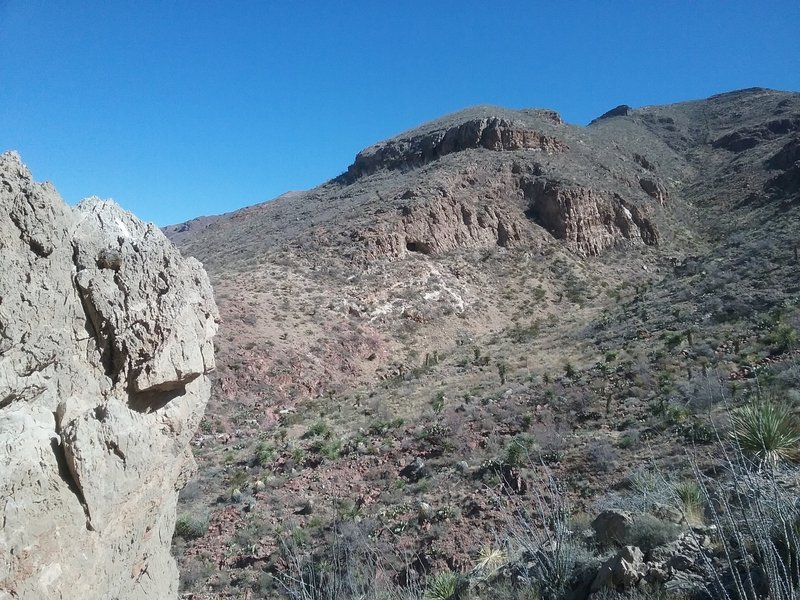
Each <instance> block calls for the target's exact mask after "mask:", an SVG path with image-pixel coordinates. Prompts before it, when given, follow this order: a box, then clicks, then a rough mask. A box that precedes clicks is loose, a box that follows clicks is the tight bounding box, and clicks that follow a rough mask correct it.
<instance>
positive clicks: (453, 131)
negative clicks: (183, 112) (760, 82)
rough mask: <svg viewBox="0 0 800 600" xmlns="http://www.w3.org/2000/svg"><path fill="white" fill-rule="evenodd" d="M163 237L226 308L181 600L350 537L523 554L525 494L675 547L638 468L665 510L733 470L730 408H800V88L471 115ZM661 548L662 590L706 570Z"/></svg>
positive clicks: (182, 544) (397, 545)
mask: <svg viewBox="0 0 800 600" xmlns="http://www.w3.org/2000/svg"><path fill="white" fill-rule="evenodd" d="M166 233H167V235H168V237H170V238H171V239H172V240H173V241H174V242H175V243H176V244H177V245H178V246H179V248H180V249H181V251H182V252H183V254H184V255H191V256H195V257H196V258H198V259H200V260H201V261H202V262H203V264H204V266H205V268H206V269H207V271H208V273H209V276H210V278H211V280H212V283H213V286H214V289H215V293H216V297H217V303H218V305H219V310H220V313H221V317H222V323H221V326H220V334H219V336H218V338H217V340H218V358H217V363H218V370H217V373H216V375H215V386H214V393H213V395H212V399H211V402H210V404H209V409H208V413H207V415H206V417H205V419H204V421H203V423H202V425H201V428H202V432H201V434H199V435H198V436H197V437H196V438H195V440H194V445H195V447H196V454H197V455H198V462H199V465H200V475H199V477H198V479H197V480H195V481H194V482H192V483H191V484H190V486H189V487H188V488H187V490H188V491H187V492H185V493H184V495H183V500H182V502H183V504H182V506H183V508H182V510H183V512H184V514H185V515H186V518H187V519H190V518H191V519H195V520H197V521H200V522H203V520H204V519H205V518H206V517H207V518H208V523H209V528H208V530H207V531H206V530H205V529H204V528H202V527H201V528H200V531H199V532H198V536H197V537H196V539H184V538H192V537H195V536H189V535H187V536H183V538H182V537H179V538H177V542H176V547H175V550H176V553H177V555H178V557H179V562H180V563H181V566H182V573H183V585H184V588H185V589H186V590H188V591H192V592H196V596H194V597H205V596H201V595H202V594H210V593H216V594H221V595H222V596H224V595H225V594H229V595H230V597H242V596H241V594H242V593H243V592H242V590H244V589H247V590H249V591H248V592H247V593H249V594H251V595H252V597H263V596H264V595H265V594H267V595H270V594H273V595H274V594H276V593H277V591H278V590H282V589H284V588H283V587H282V586H281V585H279V582H280V581H283V582H284V583H285V582H286V581H287V580H286V573H287V572H292V566H293V565H292V561H293V560H294V559H296V560H297V562H298V564H300V563H302V561H304V560H307V559H308V557H309V556H313V554H314V549H317V551H318V552H320V553H322V555H325V553H326V552H328V550H324V548H325V543H326V540H330V539H332V538H331V534H332V532H333V531H340V532H341V527H342V526H343V524H344V525H346V526H347V527H348V528H349V529H348V531H349V533H348V535H350V536H355V537H352V538H348V539H349V540H350V542H351V543H352V544H354V547H360V546H358V544H357V543H356V542H354V541H353V540H354V539H356V538H357V539H358V540H361V541H363V540H366V539H368V540H369V545H370V547H371V548H378V549H379V553H380V555H381V556H382V557H383V558H382V560H384V561H385V563H386V564H385V565H384V567H385V571H386V572H387V573H390V574H392V575H393V577H394V581H401V580H402V581H416V580H417V579H416V578H417V577H420V576H422V575H424V574H426V573H436V572H441V571H443V570H447V569H450V570H453V571H456V572H460V573H467V572H470V570H471V569H473V567H474V566H475V565H476V563H478V562H479V561H480V560H481V556H482V554H481V553H482V549H484V550H485V548H486V547H493V548H495V549H497V550H498V551H499V549H500V546H503V547H510V546H509V545H508V544H509V542H508V539H509V536H508V532H509V531H511V530H512V529H513V527H511V526H510V525H509V523H508V521H509V515H512V514H515V513H514V511H513V510H512V509H510V508H509V506H512V507H513V506H514V502H516V501H518V500H520V501H522V502H528V503H529V504H528V506H530V503H533V501H534V500H535V498H537V497H544V498H545V499H547V500H548V503H550V504H552V502H554V499H555V498H556V497H558V498H561V499H566V500H568V501H569V503H570V514H572V515H573V516H574V518H575V519H576V520H577V521H576V522H578V521H580V519H585V520H586V519H588V520H591V519H592V518H594V516H596V515H597V514H598V513H600V512H602V511H603V510H604V509H608V508H614V509H627V510H629V511H633V512H634V513H637V514H638V513H647V514H648V515H650V517H651V518H653V519H656V520H658V522H659V523H660V524H661V525H659V527H661V529H659V531H666V530H668V529H669V525H671V524H670V523H669V521H670V519H669V518H667V517H665V516H664V515H663V514H661V513H659V514H660V516H659V515H656V516H653V513H654V511H655V509H654V508H653V506H652V505H651V504H648V502H649V500H646V499H643V498H642V494H641V488H642V485H643V484H642V482H643V481H644V480H645V479H646V477H647V476H648V475H652V473H653V472H658V473H662V474H663V477H662V479H663V480H664V482H663V483H664V485H662V486H661V487H660V488H659V489H660V491H659V493H658V494H655V492H653V491H652V490H650V496H651V499H652V497H655V496H658V503H659V505H660V506H662V508H663V506H664V505H665V504H669V500H670V499H669V498H668V494H666V492H664V489H666V488H667V487H669V485H672V486H673V487H674V486H677V485H678V484H685V483H686V482H687V481H689V482H691V481H692V480H693V468H692V466H691V465H692V460H693V461H694V464H695V468H696V469H700V470H702V469H706V468H716V467H715V465H717V461H718V456H717V453H716V450H715V449H716V448H717V444H716V443H715V438H716V434H715V433H714V432H715V431H716V430H717V428H719V429H720V430H724V429H725V428H726V427H727V418H726V414H727V408H729V406H728V405H731V404H733V405H737V404H738V403H741V402H744V401H746V400H748V399H753V398H755V397H756V396H759V397H763V396H765V395H767V396H770V397H773V396H774V397H775V398H780V400H781V402H782V403H783V404H787V405H790V406H794V404H795V403H796V402H797V401H798V400H800V396H798V386H800V368H798V365H797V351H796V340H797V331H798V329H800V277H799V276H798V268H800V265H799V264H798V255H797V253H798V246H799V245H800V94H797V93H789V92H778V91H771V90H765V89H748V90H742V91H738V92H731V93H726V94H720V95H718V96H713V97H711V98H708V99H706V100H699V101H692V102H685V103H680V104H674V105H667V106H650V107H642V108H635V109H634V108H630V107H626V106H622V107H618V108H616V109H614V110H612V111H609V113H607V114H606V115H604V116H603V117H601V118H599V119H597V120H595V121H593V122H592V124H590V125H589V126H586V127H579V126H574V125H570V124H567V123H564V122H563V121H562V119H561V118H560V117H559V115H558V114H557V113H555V112H553V111H551V110H539V109H536V110H508V109H503V108H499V107H493V106H480V107H475V108H471V109H467V110H464V111H460V112H457V113H454V114H452V115H448V116H446V117H443V118H442V119H440V120H437V121H434V122H431V123H427V124H425V125H422V126H421V127H419V128H416V129H413V130H411V131H407V132H404V133H402V134H400V135H398V136H396V137H394V138H392V139H389V140H386V141H384V142H381V143H378V144H376V145H374V146H371V147H369V148H367V149H365V150H363V151H362V152H360V153H359V154H358V156H356V158H355V160H354V162H353V164H352V165H351V166H350V167H349V169H348V170H347V171H346V172H345V173H343V174H341V175H340V176H338V177H336V178H335V179H332V180H331V181H329V182H328V183H326V184H324V185H322V186H320V187H318V188H315V189H312V190H309V191H305V192H292V193H290V194H287V195H285V196H282V197H280V198H278V199H276V200H273V201H271V202H267V203H264V204H259V205H256V206H252V207H249V208H246V209H242V210H240V211H237V212H234V213H230V214H226V215H220V216H216V217H209V218H203V219H198V220H194V221H190V222H188V223H185V224H182V225H177V226H172V227H168V228H166ZM521 448H524V453H523V454H524V455H525V456H527V457H530V461H527V460H521V459H520V456H521V454H520V453H521V452H522V451H521V450H520V449H521ZM687 449H688V451H689V455H690V457H693V459H692V460H689V458H690V457H689V456H686V452H687ZM543 465H545V466H546V468H545V467H544V466H543ZM709 472H711V471H709ZM550 476H552V478H553V480H554V481H557V482H558V485H559V486H560V488H559V489H560V490H561V491H560V492H559V493H558V494H556V495H555V496H551V495H549V494H548V493H547V492H546V488H547V486H543V484H542V482H546V481H548V477H550ZM667 484H669V485H667ZM665 486H666V487H665ZM670 489H672V488H670ZM537 492H539V493H543V494H544V495H543V496H538V495H537ZM659 494H660V495H659ZM665 494H666V495H665ZM515 498H516V499H518V500H514V499H515ZM662 512H663V511H662ZM673 512H674V511H673ZM701 512H702V511H701ZM512 520H513V519H512ZM673 520H677V521H681V520H682V519H681V517H680V515H679V516H678V518H677V519H673ZM700 520H702V518H701V519H700ZM585 523H586V521H584V525H585ZM664 523H666V524H664ZM683 526H685V519H684V525H683ZM699 526H700V525H698V527H699ZM675 527H676V528H677V527H679V526H678V525H675ZM574 528H575V529H576V530H578V529H579V527H578V526H575V527H574ZM676 531H677V529H676ZM706 533H707V532H706ZM706 533H703V535H706ZM677 535H678V533H675V534H674V536H677ZM709 535H710V534H709ZM359 536H360V537H359ZM681 539H683V538H681ZM662 541H664V540H662ZM504 544H505V546H504ZM287 545H288V546H287ZM639 545H641V544H639ZM287 547H291V548H295V549H296V550H295V551H294V552H288V554H287V550H286V548H287ZM282 548H283V550H282ZM644 550H645V556H644V558H643V559H642V560H643V561H645V563H643V564H647V565H649V566H648V567H647V569H651V570H652V569H661V570H663V571H664V573H665V575H664V576H663V577H662V576H661V575H658V577H656V576H655V575H653V577H654V578H655V579H653V580H652V581H651V579H652V578H651V579H648V580H647V581H648V583H658V584H662V583H664V582H665V581H666V583H667V584H669V582H673V583H672V584H670V585H672V586H673V588H671V589H673V591H675V590H678V591H680V590H683V591H684V592H687V591H688V592H690V591H691V590H692V589H695V588H696V587H697V586H698V585H699V583H698V582H700V581H701V580H702V576H701V575H700V574H699V573H698V569H699V567H698V566H697V564H695V565H694V567H691V568H690V567H686V568H683V569H678V568H672V570H671V571H670V570H669V569H667V568H666V567H665V566H664V565H666V564H667V562H669V560H671V558H669V560H668V559H667V558H664V557H663V556H662V559H663V560H661V562H659V559H657V558H656V555H657V553H655V554H654V553H653V552H654V549H653V548H644ZM598 551H599V550H598ZM508 553H509V554H510V550H509V551H508ZM670 556H671V555H670ZM587 560H589V559H587ZM592 560H595V561H599V560H600V558H597V556H595V558H593V559H592ZM697 560H699V559H697ZM506 562H507V563H508V564H509V565H511V564H513V563H512V561H510V559H509V560H507V561H506ZM689 562H690V563H691V562H692V561H689ZM504 564H505V563H504ZM670 564H671V563H670ZM295 566H296V565H295ZM673 566H674V565H673ZM695 567H696V568H695ZM510 568H511V567H510V566H507V567H506V569H510ZM647 569H645V571H643V572H642V574H640V576H639V578H640V579H642V581H644V580H645V579H646V576H645V575H644V573H645V572H647V573H649V572H650V571H648V570H647ZM595 571H596V568H595ZM652 572H653V573H655V572H656V571H655V570H653V571H652ZM660 572H661V571H659V573H660ZM504 577H506V579H505V580H506V581H509V580H510V579H509V577H510V575H509V574H508V570H506V571H505V575H504ZM511 579H513V578H511ZM637 580H638V579H637ZM620 585H621V584H620ZM665 585H666V584H665ZM692 586H694V587H692ZM290 587H291V586H290ZM622 587H624V586H622ZM688 592H687V593H688ZM509 593H511V592H509ZM208 597H211V596H208ZM215 597H217V596H215ZM270 597H271V596H270ZM510 597H515V596H510ZM517 597H521V596H517Z"/></svg>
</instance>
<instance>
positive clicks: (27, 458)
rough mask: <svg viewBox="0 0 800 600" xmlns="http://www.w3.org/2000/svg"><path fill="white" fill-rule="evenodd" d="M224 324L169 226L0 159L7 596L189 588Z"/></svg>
mask: <svg viewBox="0 0 800 600" xmlns="http://www.w3.org/2000/svg"><path fill="white" fill-rule="evenodd" d="M217 320H218V317H217V309H216V306H215V304H214V300H213V296H212V291H211V287H210V285H209V282H208V279H207V277H206V274H205V272H204V271H203V268H202V265H201V264H200V263H199V262H197V261H196V260H194V259H186V258H183V257H181V255H180V253H179V252H178V251H177V250H176V249H175V248H174V247H173V246H172V244H171V243H170V242H168V241H167V239H166V238H165V237H164V236H163V235H162V233H161V232H160V231H159V230H158V228H157V227H155V226H154V225H151V224H145V223H142V222H141V221H139V220H137V219H136V218H135V217H134V216H132V215H131V214H130V213H127V212H125V211H124V210H122V209H121V208H120V207H119V206H117V205H116V204H114V203H113V202H108V201H101V200H98V199H89V200H84V201H83V202H81V203H80V204H79V205H78V206H77V207H75V208H71V207H69V206H67V205H66V204H65V203H64V202H63V200H62V199H61V198H60V197H59V195H58V193H57V192H56V191H55V189H54V188H53V187H52V186H51V185H49V184H39V183H35V182H33V181H32V179H31V175H30V173H29V171H28V170H27V168H26V167H25V166H24V165H23V164H22V163H21V161H20V159H19V156H17V155H16V154H14V153H7V154H3V155H2V156H0V599H4V598H21V599H28V598H30V599H34V598H35V599H40V598H48V599H50V598H53V599H59V598H60V599H70V598H81V599H83V598H116V599H131V598H170V597H175V596H176V595H177V586H178V572H177V568H176V566H175V562H174V560H173V559H172V557H171V556H170V553H169V550H170V541H171V539H172V533H173V529H174V526H175V505H176V502H177V494H178V491H179V490H180V489H181V487H182V486H183V484H184V483H185V481H186V480H187V478H188V477H189V476H190V475H191V473H192V471H193V469H194V468H195V465H194V460H193V458H192V455H191V452H190V449H189V441H190V438H191V437H192V434H193V433H194V431H195V430H196V428H197V426H198V424H199V421H200V419H201V417H202V415H203V410H204V408H205V405H206V402H207V400H208V396H209V380H208V377H207V374H208V373H209V372H210V371H211V370H212V369H213V368H214V354H213V346H212V337H213V335H214V333H215V331H216V327H217Z"/></svg>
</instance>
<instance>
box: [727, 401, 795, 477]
mask: <svg viewBox="0 0 800 600" xmlns="http://www.w3.org/2000/svg"><path fill="white" fill-rule="evenodd" d="M731 422H732V425H733V432H732V435H733V437H734V439H735V440H736V442H737V443H738V444H739V446H740V447H741V449H742V452H743V453H744V454H745V455H746V456H748V457H749V458H751V459H753V460H754V461H755V462H756V463H757V464H758V465H759V466H765V465H775V464H777V463H779V462H784V461H786V462H795V461H797V460H798V459H800V428H798V425H797V421H796V419H795V418H794V416H793V415H792V413H791V411H790V410H789V408H787V407H786V406H782V405H780V404H776V403H774V402H757V403H753V404H749V405H747V406H743V407H742V408H739V409H737V410H735V411H733V414H732V415H731Z"/></svg>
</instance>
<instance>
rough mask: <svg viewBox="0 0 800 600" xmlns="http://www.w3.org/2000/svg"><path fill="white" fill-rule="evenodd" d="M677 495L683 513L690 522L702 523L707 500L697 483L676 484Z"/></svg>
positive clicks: (692, 481) (690, 481)
mask: <svg viewBox="0 0 800 600" xmlns="http://www.w3.org/2000/svg"><path fill="white" fill-rule="evenodd" d="M675 495H676V496H677V497H678V501H679V502H680V507H681V509H682V511H683V513H684V514H685V515H686V517H687V518H688V519H689V520H693V521H702V519H703V509H704V507H705V503H706V499H705V497H704V496H703V490H702V489H700V486H699V485H698V484H697V482H696V481H694V480H688V481H682V482H681V483H678V484H676V485H675Z"/></svg>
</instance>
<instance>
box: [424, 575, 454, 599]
mask: <svg viewBox="0 0 800 600" xmlns="http://www.w3.org/2000/svg"><path fill="white" fill-rule="evenodd" d="M462 587H463V581H462V579H461V576H460V575H459V574H458V573H454V572H453V571H442V572H441V573H437V574H436V575H434V576H433V577H431V578H430V579H429V580H428V585H427V589H426V590H425V600H455V599H456V598H458V594H459V592H460V591H461V588H462Z"/></svg>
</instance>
